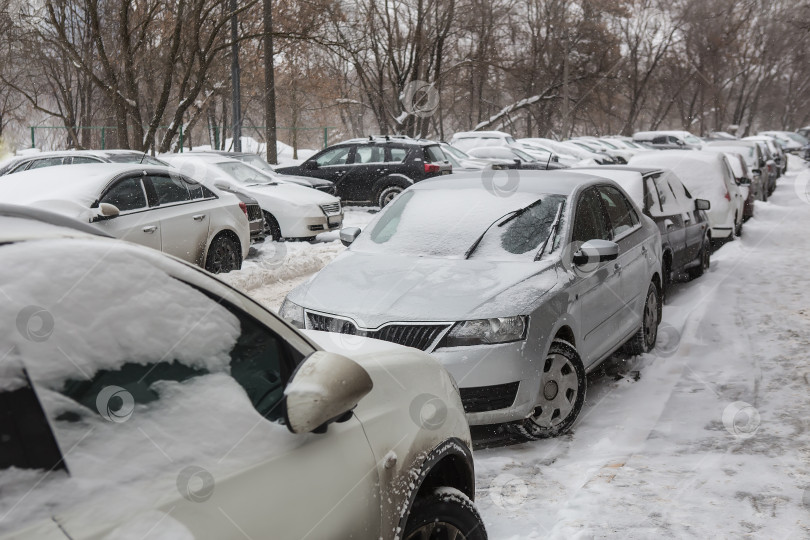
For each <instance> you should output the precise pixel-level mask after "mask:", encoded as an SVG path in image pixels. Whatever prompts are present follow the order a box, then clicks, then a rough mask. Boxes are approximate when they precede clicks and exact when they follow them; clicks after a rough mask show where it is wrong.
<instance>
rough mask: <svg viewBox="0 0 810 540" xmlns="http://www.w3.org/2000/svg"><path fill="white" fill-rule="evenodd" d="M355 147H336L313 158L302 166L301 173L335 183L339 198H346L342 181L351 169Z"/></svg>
mask: <svg viewBox="0 0 810 540" xmlns="http://www.w3.org/2000/svg"><path fill="white" fill-rule="evenodd" d="M354 149H355V147H354V145H343V146H336V147H333V148H329V149H327V150H324V151H323V152H321V153H320V154H318V155H316V156H313V157H311V158H310V159H308V160H307V161H305V162H304V164H303V165H302V166H301V169H302V170H301V173H302V174H303V175H305V176H314V177H315V178H322V179H324V180H329V181H331V182H334V183H335V187H336V189H337V194H338V197H341V198H344V197H343V194H342V192H341V190H342V189H343V187H342V186H341V184H342V179H343V177H344V176H345V175H346V174H347V173H348V172H349V170H350V169H351V167H352V165H351V160H352V159H353V157H354Z"/></svg>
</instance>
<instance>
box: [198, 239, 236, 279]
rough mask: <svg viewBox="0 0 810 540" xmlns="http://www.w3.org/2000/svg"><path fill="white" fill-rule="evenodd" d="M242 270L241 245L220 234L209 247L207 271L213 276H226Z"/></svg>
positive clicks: (206, 259) (206, 261) (206, 258)
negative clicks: (231, 272) (233, 271)
mask: <svg viewBox="0 0 810 540" xmlns="http://www.w3.org/2000/svg"><path fill="white" fill-rule="evenodd" d="M240 268H242V254H241V252H240V251H239V244H238V243H237V242H235V241H234V240H233V239H232V238H231V237H229V236H226V235H224V234H220V235H219V236H217V237H216V238H214V241H213V242H211V245H210V246H209V247H208V255H207V256H206V257H205V269H206V270H208V271H209V272H211V273H212V274H226V273H228V272H230V271H232V270H239V269H240Z"/></svg>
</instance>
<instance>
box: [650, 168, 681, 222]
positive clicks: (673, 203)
mask: <svg viewBox="0 0 810 540" xmlns="http://www.w3.org/2000/svg"><path fill="white" fill-rule="evenodd" d="M655 188H656V190H657V192H658V199H659V200H660V201H661V212H662V215H664V216H674V215H677V214H680V213H681V207H680V205H679V204H678V200H677V199H676V198H675V194H674V193H672V188H670V187H669V183H668V182H667V179H666V176H659V177H658V178H656V179H655Z"/></svg>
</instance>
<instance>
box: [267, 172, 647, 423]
mask: <svg viewBox="0 0 810 540" xmlns="http://www.w3.org/2000/svg"><path fill="white" fill-rule="evenodd" d="M507 173H508V174H507ZM341 239H342V240H343V241H344V243H347V244H349V243H350V244H351V247H350V248H349V249H348V250H347V251H346V252H345V253H343V254H342V255H341V256H339V257H338V258H337V259H336V260H335V261H333V262H332V263H331V264H329V265H328V266H326V267H325V268H324V269H323V270H322V271H321V272H320V273H319V274H318V275H316V276H315V277H314V278H313V279H311V280H309V281H308V282H306V283H304V284H302V285H300V286H299V287H297V288H296V289H294V290H293V291H292V292H290V294H289V295H288V296H287V298H286V300H285V302H284V305H283V306H282V308H281V315H282V316H283V317H285V318H287V319H288V320H290V321H292V322H293V323H294V324H296V325H298V326H299V327H305V328H310V329H315V330H326V331H330V332H339V333H343V334H354V335H361V336H367V337H373V338H377V339H382V340H386V341H392V342H396V343H400V344H403V345H407V346H411V347H416V348H419V349H422V350H425V351H428V352H431V353H433V355H434V357H436V358H437V359H438V360H440V361H441V363H442V364H443V365H444V366H445V367H446V368H447V369H448V370H449V371H450V373H451V374H452V375H453V376H454V377H455V379H456V381H457V383H458V385H459V387H460V389H461V397H462V401H463V403H464V408H465V411H466V413H467V419H468V421H469V423H470V424H473V425H475V424H493V423H506V422H508V423H509V425H510V427H511V428H512V429H514V430H516V431H518V432H519V433H520V434H522V435H524V436H526V437H528V438H540V437H549V436H555V435H558V434H560V433H563V432H565V431H567V430H568V429H569V428H570V427H571V426H572V424H573V423H574V421H575V419H576V417H577V415H578V414H579V411H580V410H581V407H582V404H583V402H584V400H585V391H586V373H587V372H589V371H590V370H593V369H594V368H595V367H596V366H597V365H599V363H600V362H602V361H603V360H605V359H606V358H608V357H609V356H610V355H611V354H612V353H613V352H615V351H616V350H618V349H619V348H621V347H622V346H624V347H625V348H626V350H627V351H628V352H630V353H632V354H639V353H643V352H647V351H649V350H651V349H652V348H653V347H654V345H655V340H656V334H657V329H658V323H659V321H660V313H661V301H660V298H661V292H660V291H661V238H660V235H659V232H658V228H657V227H656V225H655V223H653V222H652V220H650V219H649V218H647V217H646V216H644V215H643V214H642V213H641V211H640V210H639V209H638V208H637V207H636V206H635V205H634V203H633V202H632V201H631V199H630V197H629V196H628V195H627V194H626V193H625V192H624V191H623V190H622V189H621V188H620V187H619V186H618V185H617V184H615V183H614V182H612V181H610V180H608V179H605V178H600V177H598V176H595V175H591V174H576V173H571V172H566V173H559V172H553V171H484V172H482V173H469V174H460V175H453V176H452V177H448V178H446V179H434V180H430V181H425V182H420V183H419V184H416V185H414V186H412V187H411V188H409V189H408V190H406V191H405V192H403V193H402V195H400V196H399V197H398V198H397V199H396V200H395V201H394V202H393V203H392V204H390V205H389V206H388V207H387V208H385V209H384V210H383V211H382V212H380V214H379V215H378V216H377V217H376V218H375V220H374V221H372V222H371V223H370V224H369V226H368V227H367V229H366V230H365V231H363V232H362V233H361V232H360V231H359V229H352V228H345V229H343V231H342V233H341Z"/></svg>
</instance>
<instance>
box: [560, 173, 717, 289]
mask: <svg viewBox="0 0 810 540" xmlns="http://www.w3.org/2000/svg"><path fill="white" fill-rule="evenodd" d="M571 172H572V173H587V174H593V175H596V176H602V177H604V178H609V179H611V180H613V181H614V182H616V183H617V184H619V185H620V186H621V187H622V189H624V191H625V192H626V193H627V194H628V195H630V197H631V198H632V199H633V202H634V203H636V206H638V207H639V209H641V212H642V213H643V214H645V215H646V216H649V217H650V218H651V219H652V220H653V221H654V222H655V224H656V225H657V226H658V230H659V231H660V233H661V268H662V274H661V275H662V277H663V280H662V286H661V289H662V297H663V298H665V299H666V298H667V295H668V293H669V287H670V284H671V283H673V282H675V281H682V280H685V279H693V278H697V277H700V276H702V275H703V274H704V272H706V271H708V269H709V265H710V264H711V252H712V245H711V239H712V237H711V231H710V229H709V218H708V216H707V215H706V211H707V210H708V209H709V207H710V206H711V203H710V202H709V201H706V200H704V199H694V198H692V194H691V193H689V190H688V189H686V187H685V186H684V185H683V183H682V182H681V180H680V179H679V178H678V177H677V176H676V175H675V173H673V172H672V171H670V170H667V169H659V168H655V167H649V168H644V167H632V166H628V165H606V166H600V167H591V168H587V167H585V168H578V169H571Z"/></svg>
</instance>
